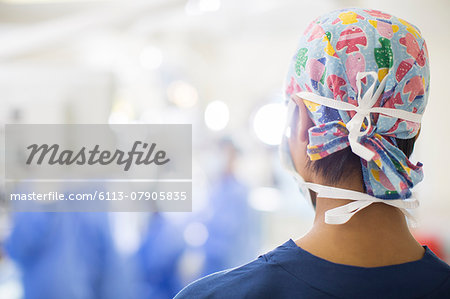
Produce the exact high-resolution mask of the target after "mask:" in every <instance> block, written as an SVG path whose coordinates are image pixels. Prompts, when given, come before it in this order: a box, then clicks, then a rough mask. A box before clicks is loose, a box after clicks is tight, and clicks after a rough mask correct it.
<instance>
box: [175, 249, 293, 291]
mask: <svg viewBox="0 0 450 299" xmlns="http://www.w3.org/2000/svg"><path fill="white" fill-rule="evenodd" d="M294 280H295V279H294V278H293V277H292V276H291V275H290V274H289V273H288V272H286V271H285V270H284V269H283V268H282V267H280V266H279V265H278V264H277V263H275V262H273V261H272V260H271V255H270V253H269V254H266V255H262V256H260V257H259V258H258V259H256V260H254V261H252V262H250V263H248V264H245V265H243V266H240V267H237V268H232V269H228V270H225V271H221V272H217V273H214V274H211V275H208V276H206V277H204V278H201V279H199V280H197V281H194V282H193V283H191V284H189V285H188V286H186V287H185V288H184V289H183V290H181V292H180V293H178V294H177V296H176V297H175V298H176V299H181V298H244V297H245V298H274V297H276V296H280V294H283V292H284V291H286V288H285V287H286V284H291V285H294V284H295V283H297V284H298V281H297V282H295V281H294ZM283 289H284V291H283Z"/></svg>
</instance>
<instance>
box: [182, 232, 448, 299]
mask: <svg viewBox="0 0 450 299" xmlns="http://www.w3.org/2000/svg"><path fill="white" fill-rule="evenodd" d="M424 248H425V255H424V256H423V258H422V259H420V260H418V261H414V262H408V263H404V264H399V265H392V266H384V267H376V268H364V267H356V266H349V265H343V264H336V263H332V262H329V261H326V260H324V259H322V258H319V257H317V256H314V255H312V254H310V253H309V252H307V251H305V250H303V249H302V248H300V247H298V246H297V245H296V244H295V243H294V241H292V240H289V241H287V242H286V243H284V244H283V245H281V246H279V247H277V248H276V249H275V250H273V251H271V252H269V253H267V254H265V255H262V256H260V257H259V258H258V259H256V260H254V261H252V262H250V263H248V264H246V265H243V266H241V267H237V268H234V269H230V270H225V271H221V272H218V273H215V274H212V275H209V276H206V277H204V278H202V279H200V280H197V281H195V282H193V283H192V284H190V285H188V286H187V287H186V288H184V289H183V290H182V291H181V292H180V293H179V294H178V295H177V296H176V297H175V298H176V299H181V298H330V297H333V298H336V297H337V298H423V297H426V298H450V267H449V265H447V264H446V263H445V262H443V261H441V260H440V259H439V258H438V257H437V256H436V255H435V254H434V253H433V252H432V251H431V250H430V249H429V248H428V247H426V246H425V247H424Z"/></svg>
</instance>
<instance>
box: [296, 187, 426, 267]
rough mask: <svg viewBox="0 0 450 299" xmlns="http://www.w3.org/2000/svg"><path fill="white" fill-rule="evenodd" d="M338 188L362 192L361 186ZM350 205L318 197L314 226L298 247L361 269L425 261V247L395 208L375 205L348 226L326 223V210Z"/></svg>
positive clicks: (343, 200) (357, 216)
mask: <svg viewBox="0 0 450 299" xmlns="http://www.w3.org/2000/svg"><path fill="white" fill-rule="evenodd" d="M338 187H339V188H344V189H351V190H355V191H360V192H361V191H362V190H361V189H362V187H361V185H360V186H359V187H358V186H356V187H355V186H338ZM349 202H351V200H345V199H331V198H320V197H318V198H317V199H316V218H315V220H314V224H313V227H312V229H311V230H310V231H309V232H308V233H307V234H306V235H305V236H303V237H302V238H301V239H299V240H298V241H297V242H296V243H297V245H298V246H300V247H302V248H303V249H305V250H306V251H309V252H310V253H312V254H314V255H316V256H319V257H321V258H324V259H326V260H329V261H332V262H335V263H340V264H347V265H354V266H361V267H379V266H385V265H393V264H401V263H405V262H410V261H414V260H419V259H421V258H422V256H423V253H424V249H423V247H422V246H421V245H420V244H419V243H417V241H416V240H415V239H414V237H413V236H412V235H411V233H410V231H409V229H408V226H407V223H406V219H405V216H404V215H403V213H402V212H401V211H400V210H399V209H397V208H395V207H392V206H389V205H386V204H383V203H373V204H371V205H370V206H368V207H366V208H365V209H363V210H361V211H359V212H358V213H356V214H355V215H354V216H353V217H352V218H351V219H350V220H349V221H348V222H347V223H344V224H337V225H334V224H327V223H325V219H324V218H325V212H326V211H328V210H330V209H333V208H336V207H338V206H342V205H345V204H347V203H349Z"/></svg>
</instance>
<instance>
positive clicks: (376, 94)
mask: <svg viewBox="0 0 450 299" xmlns="http://www.w3.org/2000/svg"><path fill="white" fill-rule="evenodd" d="M429 78H430V77H429V64H428V52H427V48H426V45H425V41H424V40H423V38H422V36H421V33H420V31H418V29H417V27H415V26H414V25H412V24H410V23H408V22H407V21H405V20H403V19H399V18H396V17H394V16H392V15H390V14H388V13H385V12H381V11H377V10H372V9H358V8H351V9H343V10H339V11H334V12H331V13H329V14H327V15H324V16H322V17H319V18H317V19H315V20H314V21H313V22H312V23H311V24H310V25H309V26H308V28H307V30H306V31H305V33H304V36H303V37H302V39H301V42H300V45H299V47H298V50H297V52H296V55H295V56H294V57H293V60H292V63H291V68H290V72H289V75H288V80H287V87H286V94H287V96H288V102H289V104H288V105H289V106H288V115H289V118H288V122H287V127H288V128H289V130H286V136H285V137H284V138H283V142H282V144H281V155H282V161H283V164H284V165H285V166H286V168H287V169H288V170H289V171H290V172H291V173H292V175H293V176H294V177H295V178H296V180H297V183H298V184H299V187H300V190H301V191H302V194H303V196H304V197H305V198H306V199H307V200H308V201H309V202H310V203H311V204H312V206H313V207H314V208H315V212H316V217H315V220H314V224H313V227H312V229H311V230H310V231H309V232H308V233H307V234H305V235H304V236H303V237H301V238H300V239H298V240H296V241H293V240H288V241H287V242H286V243H284V244H283V245H281V246H279V247H278V248H276V249H274V250H273V251H271V252H269V253H267V254H264V255H262V256H260V257H259V258H258V259H256V260H254V261H252V262H250V263H248V264H246V265H243V266H241V267H237V268H233V269H230V270H225V271H221V272H218V273H215V274H212V275H209V276H206V277H204V278H202V279H200V280H198V281H196V282H194V283H192V284H190V285H188V286H187V287H185V288H184V289H183V290H182V291H181V292H180V293H179V294H178V295H177V296H176V297H175V298H177V299H181V298H450V267H449V265H447V264H446V263H445V262H443V261H442V260H440V259H439V258H438V257H437V256H436V255H435V254H434V253H433V252H432V251H431V250H430V249H429V248H428V247H427V246H421V245H420V244H419V243H418V242H417V241H416V240H415V239H414V237H413V236H412V235H411V233H410V231H409V229H408V225H412V224H414V223H415V222H414V220H415V219H414V217H413V216H412V215H411V214H410V213H409V211H408V210H409V209H413V208H416V207H417V206H418V201H417V200H415V199H413V197H412V196H411V195H412V194H411V190H410V189H412V188H413V187H414V186H415V185H416V184H417V183H418V182H420V181H421V180H422V178H423V172H422V168H421V167H422V164H420V163H417V164H416V165H414V164H413V163H412V162H411V161H409V156H410V155H411V153H412V151H413V148H414V143H415V140H416V138H417V136H418V131H419V129H420V120H421V118H420V117H421V114H422V113H423V111H424V109H425V106H426V102H427V97H428V90H429Z"/></svg>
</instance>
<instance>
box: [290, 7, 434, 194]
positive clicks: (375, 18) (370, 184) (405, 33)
mask: <svg viewBox="0 0 450 299" xmlns="http://www.w3.org/2000/svg"><path fill="white" fill-rule="evenodd" d="M429 82H430V71H429V61H428V52H427V47H426V43H425V41H424V39H423V38H422V35H421V33H420V31H419V30H418V29H417V27H415V26H414V25H412V24H410V23H409V22H407V21H405V20H403V19H401V18H397V17H395V16H392V15H390V14H387V13H384V12H381V11H377V10H369V9H359V8H348V9H343V10H338V11H333V12H331V13H328V14H326V15H324V16H321V17H319V18H317V19H315V20H314V21H313V22H311V23H310V25H309V26H308V27H307V29H306V30H305V32H304V34H303V36H302V37H301V40H300V43H299V46H298V48H297V51H296V53H295V55H294V56H293V58H292V61H291V64H290V69H289V73H288V77H287V80H286V89H285V90H286V96H287V98H288V99H289V100H290V99H291V98H292V97H293V96H294V95H299V94H301V95H302V96H300V97H301V98H302V99H303V102H304V104H305V106H306V107H307V110H308V114H309V116H310V118H311V120H312V121H313V123H314V126H313V127H312V128H310V129H309V132H308V133H309V145H308V148H307V154H308V156H309V158H310V160H311V162H310V168H311V169H312V170H313V171H315V172H318V173H320V174H322V175H323V176H324V177H325V178H326V179H327V180H328V181H329V182H330V184H334V183H336V182H338V181H339V180H341V179H342V177H343V176H344V175H345V174H348V173H349V172H353V171H356V170H357V171H359V170H360V169H361V170H362V175H363V179H364V187H365V190H366V193H368V194H369V195H371V196H374V197H377V198H380V199H405V198H409V197H410V196H411V188H413V187H414V186H415V185H416V184H417V183H418V182H420V181H421V180H422V178H423V173H422V164H420V163H417V164H416V165H414V164H412V163H411V162H410V161H409V156H410V155H411V153H412V150H413V148H414V142H415V137H416V135H417V134H418V132H419V129H420V116H421V115H422V114H423V112H424V110H425V106H426V103H427V99H428V93H429ZM324 99H325V100H327V99H332V100H334V101H335V102H339V103H338V104H339V105H337V104H336V105H335V103H332V102H331V103H330V102H327V103H328V104H325V102H326V101H325V100H324ZM324 101H325V102H324ZM348 107H350V108H348ZM352 107H354V108H352ZM393 110H395V111H394V112H392V111H393ZM416 116H417V117H416Z"/></svg>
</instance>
